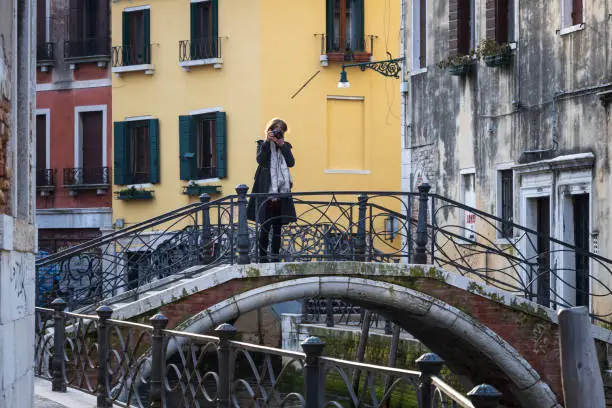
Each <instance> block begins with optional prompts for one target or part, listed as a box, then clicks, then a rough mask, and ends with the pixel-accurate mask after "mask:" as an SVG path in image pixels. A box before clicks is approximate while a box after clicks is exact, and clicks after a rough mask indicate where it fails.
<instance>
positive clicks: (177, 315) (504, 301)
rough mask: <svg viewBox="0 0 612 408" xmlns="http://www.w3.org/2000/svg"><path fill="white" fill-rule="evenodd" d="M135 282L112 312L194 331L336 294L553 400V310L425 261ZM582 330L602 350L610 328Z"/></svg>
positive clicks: (511, 396)
mask: <svg viewBox="0 0 612 408" xmlns="http://www.w3.org/2000/svg"><path fill="white" fill-rule="evenodd" d="M142 290H144V291H145V292H144V293H143V292H142V291H141V292H140V293H139V294H137V293H135V292H126V293H124V294H122V295H120V296H117V297H115V298H111V299H107V301H106V302H105V303H107V304H111V306H112V307H113V309H114V311H113V317H114V318H116V319H130V320H136V321H138V320H140V319H141V318H143V317H148V316H150V315H151V314H152V313H157V312H161V313H163V314H164V315H165V316H167V317H168V319H169V327H170V328H174V329H181V330H186V331H191V332H196V333H205V332H208V331H210V330H211V329H213V328H214V327H216V326H217V325H219V324H221V323H224V322H227V321H230V320H233V319H235V318H237V317H238V316H240V315H241V314H245V313H248V312H250V311H252V310H255V309H257V308H261V307H264V306H269V305H273V304H277V303H281V302H285V301H289V300H298V299H305V298H313V297H318V296H320V297H333V298H338V299H343V300H346V301H349V302H351V303H352V304H355V305H359V306H362V307H365V308H367V309H369V310H372V311H376V312H377V313H381V314H383V315H385V316H386V317H388V318H389V319H391V320H392V321H393V322H394V323H396V324H398V325H400V326H401V327H402V328H404V329H405V330H407V331H409V332H410V333H411V334H413V335H414V336H415V337H417V338H418V339H419V340H420V341H422V342H423V343H424V344H425V345H426V347H428V348H429V349H431V350H432V351H434V352H435V353H437V354H439V355H440V356H441V357H442V358H443V359H444V360H445V361H446V362H447V364H448V366H449V368H450V369H451V371H453V372H454V373H456V374H457V375H460V376H463V377H465V378H466V379H468V381H470V382H472V383H473V384H478V383H482V382H487V383H490V384H492V385H494V386H495V387H496V388H498V389H499V390H500V391H502V392H503V394H504V396H505V398H506V404H507V405H508V406H521V407H526V406H529V407H547V408H550V407H556V406H560V405H559V401H562V389H561V368H560V356H559V340H558V335H559V333H558V325H557V317H556V313H555V311H554V310H552V309H548V308H544V307H542V306H540V305H538V304H536V303H534V302H531V301H528V300H525V299H522V298H519V297H517V296H514V295H509V294H508V293H505V292H503V291H501V290H499V289H496V288H494V287H490V286H486V285H484V284H482V283H479V282H476V281H474V280H470V279H467V278H465V277H462V276H460V275H456V274H453V273H449V272H446V271H444V270H443V269H440V268H437V267H434V266H423V265H406V264H383V263H362V262H311V263H285V264H250V265H229V266H221V267H217V268H214V269H212V270H207V271H202V272H199V273H198V272H196V273H194V274H193V275H192V277H191V278H188V279H182V280H180V281H178V282H176V281H175V282H172V283H170V284H169V283H164V282H158V283H157V284H152V285H150V286H148V287H143V288H142ZM136 298H137V299H136ZM592 331H593V335H594V337H595V339H596V343H597V344H598V348H599V349H600V351H601V353H602V356H603V355H604V354H605V347H606V344H607V343H612V332H610V331H608V330H605V329H603V328H600V327H599V326H595V325H593V326H592ZM602 358H603V357H602Z"/></svg>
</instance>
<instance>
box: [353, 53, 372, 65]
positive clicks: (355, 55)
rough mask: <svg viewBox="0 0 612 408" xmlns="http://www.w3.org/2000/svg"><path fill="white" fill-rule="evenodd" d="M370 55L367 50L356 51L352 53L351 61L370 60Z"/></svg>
mask: <svg viewBox="0 0 612 408" xmlns="http://www.w3.org/2000/svg"><path fill="white" fill-rule="evenodd" d="M371 57H372V56H371V55H370V53H369V52H365V51H358V52H354V53H353V61H355V62H370V60H371Z"/></svg>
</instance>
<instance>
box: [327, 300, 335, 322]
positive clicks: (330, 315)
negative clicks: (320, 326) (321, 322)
mask: <svg viewBox="0 0 612 408" xmlns="http://www.w3.org/2000/svg"><path fill="white" fill-rule="evenodd" d="M325 326H327V327H334V304H333V300H332V298H326V299H325Z"/></svg>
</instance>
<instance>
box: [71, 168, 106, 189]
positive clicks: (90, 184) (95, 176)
mask: <svg viewBox="0 0 612 408" xmlns="http://www.w3.org/2000/svg"><path fill="white" fill-rule="evenodd" d="M108 185H110V169H109V168H108V167H77V168H73V169H64V186H65V187H69V188H81V189H86V188H100V187H105V186H108Z"/></svg>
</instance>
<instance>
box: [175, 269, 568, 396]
mask: <svg viewBox="0 0 612 408" xmlns="http://www.w3.org/2000/svg"><path fill="white" fill-rule="evenodd" d="M310 297H334V298H340V299H343V300H346V301H349V302H351V303H353V304H357V305H360V306H363V307H366V308H368V309H370V310H372V311H376V312H379V313H381V314H384V315H386V316H387V317H388V318H390V319H392V320H393V321H394V322H395V323H396V324H398V325H400V326H401V327H402V328H403V329H405V330H406V331H408V332H410V333H411V334H413V335H414V336H415V337H417V338H418V339H419V340H421V341H422V342H423V343H424V344H425V345H426V346H427V347H428V348H429V349H431V350H433V351H434V352H436V353H437V354H439V355H440V356H441V357H442V358H444V359H445V361H446V363H447V365H448V366H449V367H450V369H451V370H452V371H453V372H455V373H457V374H460V375H464V376H466V377H467V378H469V379H470V380H471V381H472V382H473V383H474V384H477V383H482V382H488V383H491V384H493V385H494V386H495V387H496V388H498V389H500V390H501V391H502V392H503V393H504V395H505V398H507V402H509V403H511V404H513V405H514V406H528V407H533V408H552V407H561V405H560V404H559V402H558V399H557V396H556V395H555V394H554V393H553V392H552V390H551V388H550V387H549V385H548V384H547V383H546V382H544V381H543V380H542V378H541V377H540V374H539V373H538V372H537V371H536V370H535V369H533V367H532V366H531V365H530V364H529V363H528V362H527V361H526V360H525V359H524V358H523V357H521V355H520V354H519V353H518V352H517V351H516V350H515V349H514V348H513V347H512V346H511V345H510V344H509V343H508V342H506V341H505V340H504V339H503V338H502V337H500V336H499V335H498V334H496V333H495V332H494V331H492V330H491V329H489V328H488V327H486V326H485V325H483V324H482V323H480V322H479V321H478V320H476V319H474V318H473V317H471V316H469V315H467V314H466V313H464V312H462V311H461V310H459V309H457V308H455V307H454V306H451V305H449V304H448V303H445V302H443V301H441V300H439V299H437V298H435V297H432V296H430V295H427V294H424V293H422V292H418V291H416V290H413V289H410V288H407V287H404V286H400V285H396V284H393V283H388V282H382V281H377V280H372V279H367V278H356V277H350V276H317V277H308V278H303V277H302V278H295V279H290V280H285V281H281V282H276V283H273V284H268V285H265V286H262V287H259V288H256V289H252V290H249V291H247V292H244V293H241V294H239V295H235V296H233V297H230V298H229V299H227V300H225V301H222V302H220V303H217V304H215V305H214V306H212V307H209V308H207V309H206V310H203V311H201V312H200V313H197V314H195V315H194V316H192V317H191V318H190V319H188V320H187V321H185V322H184V324H182V325H181V326H182V327H183V329H184V330H186V331H189V332H196V333H202V332H206V331H208V330H211V329H213V328H214V327H216V326H217V325H218V324H221V323H224V322H226V321H229V320H232V319H235V318H237V317H238V316H239V315H241V314H244V313H247V312H250V311H252V310H256V309H258V308H261V307H264V306H270V305H273V304H276V303H281V302H286V301H291V300H298V299H304V298H310Z"/></svg>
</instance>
